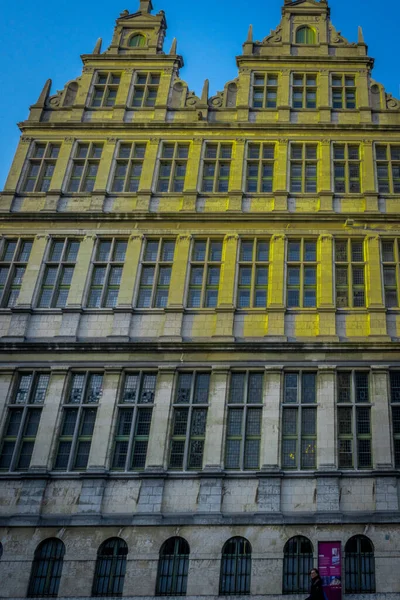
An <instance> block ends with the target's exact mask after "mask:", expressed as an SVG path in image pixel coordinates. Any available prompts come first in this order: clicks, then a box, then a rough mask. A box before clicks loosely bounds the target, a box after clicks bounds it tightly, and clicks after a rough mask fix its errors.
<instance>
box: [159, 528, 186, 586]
mask: <svg viewBox="0 0 400 600" xmlns="http://www.w3.org/2000/svg"><path fill="white" fill-rule="evenodd" d="M189 554H190V549H189V544H188V543H187V541H186V540H184V539H183V538H181V537H172V538H169V540H167V541H166V542H164V543H163V545H162V546H161V550H160V558H159V561H158V574H157V589H156V595H157V596H184V595H185V594H186V587H187V575H188V569H189Z"/></svg>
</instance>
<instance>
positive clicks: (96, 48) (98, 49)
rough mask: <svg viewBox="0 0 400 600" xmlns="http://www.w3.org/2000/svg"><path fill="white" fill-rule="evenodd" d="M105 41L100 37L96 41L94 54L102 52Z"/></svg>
mask: <svg viewBox="0 0 400 600" xmlns="http://www.w3.org/2000/svg"><path fill="white" fill-rule="evenodd" d="M102 43H103V40H102V39H101V38H99V39H98V40H97V42H96V45H95V47H94V50H93V54H100V53H101V44H102Z"/></svg>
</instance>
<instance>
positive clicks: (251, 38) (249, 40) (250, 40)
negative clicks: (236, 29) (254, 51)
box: [246, 25, 253, 42]
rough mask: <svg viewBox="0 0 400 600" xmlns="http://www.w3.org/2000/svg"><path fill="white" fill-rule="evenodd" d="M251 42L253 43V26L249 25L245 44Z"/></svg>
mask: <svg viewBox="0 0 400 600" xmlns="http://www.w3.org/2000/svg"><path fill="white" fill-rule="evenodd" d="M252 41H253V25H250V26H249V32H248V34H247V40H246V42H252Z"/></svg>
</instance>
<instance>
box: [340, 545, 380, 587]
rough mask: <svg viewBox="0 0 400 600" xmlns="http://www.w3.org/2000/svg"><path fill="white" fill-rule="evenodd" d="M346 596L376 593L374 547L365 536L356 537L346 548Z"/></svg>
mask: <svg viewBox="0 0 400 600" xmlns="http://www.w3.org/2000/svg"><path fill="white" fill-rule="evenodd" d="M345 572H346V573H345V575H346V589H345V592H346V594H365V593H367V594H368V593H370V594H372V593H374V592H375V557H374V547H373V545H372V543H371V541H370V540H369V539H368V538H367V537H365V535H355V536H353V537H352V538H350V539H349V540H348V542H347V543H346V546H345Z"/></svg>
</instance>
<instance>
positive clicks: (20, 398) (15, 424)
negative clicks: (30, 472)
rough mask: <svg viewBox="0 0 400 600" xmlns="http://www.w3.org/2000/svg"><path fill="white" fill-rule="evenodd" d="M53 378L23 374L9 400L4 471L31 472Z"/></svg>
mask: <svg viewBox="0 0 400 600" xmlns="http://www.w3.org/2000/svg"><path fill="white" fill-rule="evenodd" d="M49 379H50V375H49V374H47V373H35V372H32V373H19V374H18V379H17V382H16V385H15V387H14V389H13V392H12V395H11V398H10V400H9V406H8V414H7V421H6V425H5V429H4V434H3V440H2V445H1V452H0V469H6V470H10V471H14V470H21V469H29V466H30V463H31V458H32V453H33V448H34V445H35V439H36V434H37V431H38V428H39V422H40V416H41V414H42V406H43V403H44V400H45V397H46V392H47V388H48V385H49Z"/></svg>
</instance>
